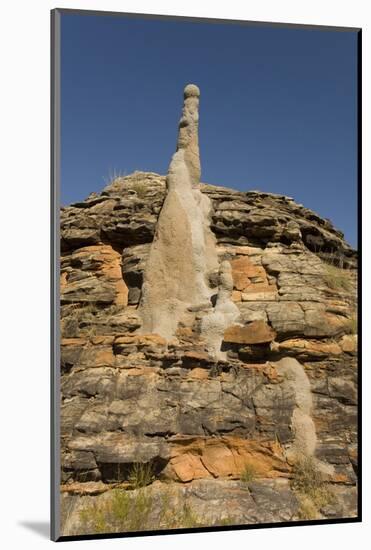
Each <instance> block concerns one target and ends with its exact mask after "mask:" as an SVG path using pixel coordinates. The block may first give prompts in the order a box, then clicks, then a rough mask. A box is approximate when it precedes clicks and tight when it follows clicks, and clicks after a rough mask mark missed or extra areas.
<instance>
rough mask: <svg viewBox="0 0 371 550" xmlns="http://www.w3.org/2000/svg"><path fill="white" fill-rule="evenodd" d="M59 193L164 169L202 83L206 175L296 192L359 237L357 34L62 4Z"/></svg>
mask: <svg viewBox="0 0 371 550" xmlns="http://www.w3.org/2000/svg"><path fill="white" fill-rule="evenodd" d="M61 37H62V39H61V45H62V74H61V82H62V92H61V96H62V98H61V104H62V106H61V127H62V147H61V164H62V168H61V202H62V204H69V203H71V202H74V201H77V200H81V199H83V198H85V197H86V196H87V195H88V194H89V193H90V192H92V191H97V192H99V191H101V190H102V188H103V187H104V185H105V184H107V183H108V181H109V178H110V176H112V174H114V173H122V174H129V173H131V172H132V171H134V170H144V171H152V172H158V173H161V174H165V173H166V171H167V168H168V165H169V162H170V158H171V155H172V154H173V152H174V150H175V145H176V135H177V124H178V120H179V118H180V113H181V107H182V92H183V88H184V86H185V85H186V84H187V83H189V82H193V83H195V84H197V85H198V86H199V87H200V90H201V98H200V149H201V165H202V177H201V179H202V181H204V182H207V183H212V184H216V185H223V186H227V187H232V188H235V189H240V190H243V191H247V190H252V189H259V190H261V191H268V192H273V193H280V194H284V195H289V196H291V197H294V199H295V200H296V201H297V202H299V203H302V204H304V205H305V206H306V207H308V208H311V209H312V210H314V211H316V212H318V214H320V215H321V216H322V217H325V218H329V219H331V221H332V222H333V223H334V225H335V226H336V227H337V228H339V229H340V230H342V231H343V232H344V233H345V237H346V239H347V240H348V242H349V243H350V244H352V245H353V246H356V233H357V126H356V112H357V111H356V109H357V101H356V99H357V98H356V92H357V90H356V70H357V53H356V48H357V35H356V32H355V31H347V32H338V31H325V30H312V29H302V28H301V29H295V28H278V27H269V26H264V27H261V26H259V27H257V26H247V25H236V24H226V23H214V24H208V23H200V22H189V21H187V22H184V21H166V20H148V19H140V18H135V19H133V18H126V17H118V18H115V17H112V16H95V15H80V14H71V13H69V14H63V15H62V34H61Z"/></svg>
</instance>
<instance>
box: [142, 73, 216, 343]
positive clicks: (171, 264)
mask: <svg viewBox="0 0 371 550" xmlns="http://www.w3.org/2000/svg"><path fill="white" fill-rule="evenodd" d="M199 96H200V91H199V89H198V87H197V86H195V85H194V84H188V86H186V87H185V89H184V105H183V111H182V116H181V119H180V122H179V129H178V141H177V150H176V152H175V153H174V155H173V157H172V159H171V162H170V166H169V169H168V173H167V177H166V186H167V194H166V198H165V201H164V204H163V207H162V209H161V212H160V215H159V219H158V222H157V227H156V233H155V237H154V240H153V243H152V245H151V249H150V253H149V258H148V262H147V265H146V269H145V273H144V283H143V288H142V299H141V302H140V307H139V311H140V314H141V317H142V320H143V326H142V331H143V332H155V333H157V334H160V335H161V336H163V337H165V338H167V339H170V338H171V337H172V336H173V335H174V334H175V331H176V328H177V325H178V322H179V319H180V317H181V315H182V314H183V312H184V311H185V310H186V309H187V307H190V306H192V305H198V304H202V303H205V302H209V300H210V296H211V294H212V291H211V289H210V287H209V284H208V277H209V274H210V272H211V271H213V270H215V269H217V267H218V260H217V253H216V247H215V237H214V235H213V234H212V232H211V230H210V222H209V218H210V210H211V203H210V200H209V199H208V198H207V197H206V196H205V195H204V194H202V193H201V191H200V174H201V167H200V155H199V147H198V106H199Z"/></svg>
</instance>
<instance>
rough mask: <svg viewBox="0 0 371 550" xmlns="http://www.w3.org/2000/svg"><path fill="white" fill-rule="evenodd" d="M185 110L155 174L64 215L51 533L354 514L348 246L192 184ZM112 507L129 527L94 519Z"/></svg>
mask: <svg viewBox="0 0 371 550" xmlns="http://www.w3.org/2000/svg"><path fill="white" fill-rule="evenodd" d="M198 101H199V91H198V89H197V87H195V86H193V85H191V86H187V87H186V89H185V100H184V108H183V115H182V118H181V120H180V124H179V135H178V143H177V151H176V153H175V154H174V156H173V159H172V161H171V163H170V167H169V172H168V175H167V176H166V178H165V177H164V176H160V175H158V174H155V173H144V172H135V173H134V174H131V175H129V176H126V177H123V178H116V179H115V180H114V181H113V182H112V183H111V184H110V185H108V186H107V187H105V189H104V190H103V191H102V193H100V194H91V195H90V196H89V197H88V198H87V199H86V200H85V201H82V202H79V203H75V204H73V205H71V206H69V207H65V208H63V209H62V211H61V335H62V340H61V359H62V360H61V389H62V396H61V397H62V402H61V462H62V511H63V514H62V516H63V517H62V531H63V532H64V534H74V533H75V534H76V533H81V532H96V531H97V530H99V528H98V526H97V525H98V524H99V525H100V526H101V527H100V528H101V530H102V529H103V530H104V531H109V530H140V529H142V528H143V529H146V528H148V529H153V528H157V526H159V528H169V527H170V528H176V527H184V526H186V527H187V526H199V525H225V524H242V523H259V522H260V523H265V522H279V521H292V520H295V519H312V518H313V517H315V518H333V517H352V516H354V515H356V513H357V511H356V498H357V492H356V481H357V334H356V332H357V329H356V318H357V312H356V299H357V295H356V288H357V271H356V265H357V254H356V252H355V251H354V250H352V249H351V248H350V247H349V246H348V245H347V244H346V243H345V241H344V239H343V236H342V234H341V233H340V232H339V231H337V230H336V229H334V227H333V226H332V224H331V222H329V221H328V220H322V219H321V218H320V217H318V216H317V215H316V214H315V213H313V212H311V211H310V210H308V209H306V208H304V207H303V206H301V205H298V204H296V203H295V202H294V201H293V199H290V198H287V197H284V196H279V195H272V194H268V193H261V192H258V191H250V192H242V191H233V190H231V189H227V188H222V187H218V186H214V185H207V184H200V183H199V178H200V161H199V151H198V134H197V128H198ZM300 468H302V470H303V469H305V472H307V471H308V469H309V471H310V472H312V478H313V484H314V486H313V491H311V492H310V494H303V484H301V483H300V479H301V478H300V475H301V473H300V472H301V470H300ZM319 476H320V477H321V484H322V485H321V487H318V479H319ZM309 477H310V476H309ZM147 485H148V486H147ZM317 489H318V490H320V493H321V495H322V496H321V499H318V498H317V496H316V495H317V493H316V491H317ZM120 491H121V493H120ZM324 494H326V495H327V497H326V498H323V495H324ZM117 498H118V499H121V500H120V502H121V507H124V503H125V502H126V504H125V506H127V505H128V502H129V501H130V503H131V509H132V510H135V509H136V503H137V502H139V501H140V502H141V503H142V508H141V509H143V506H144V505H143V502H145V503H146V506H144V508H145V510H146V514H145V517H142V521H141V522H139V523H136V521H135V517H133V514H134V512H132V513H131V515H130V514H129V515H127V516H125V518H123V517H122V518H121V519H122V522H121V523H117V522H118V519H117V518H116V519H114V518H113V515H112V514H113V512H112V513H111V512H110V514H108V516H109V517H108V516H107V518H105V521H106V524H105V526H104V527H102V523H99V521H98V520H97V518H96V517H95V516H94V514H95V512H94V510H95V511H96V510H97V506H98V508H99V503H102V506H103V508H102V509H104V510H108V509H110V506H111V504H112V502H113V503H115V502H116V500H115V499H117ZM112 499H113V500H112ZM125 499H126V500H125ZM128 499H129V500H128ZM138 499H139V500H138ZM140 499H142V500H140ZM103 503H106V504H104V505H103ZM110 503H111V504H110ZM221 505H222V506H221ZM112 506H113V508H112V510H114V509H115V506H114V504H112ZM175 508H177V509H179V510H183V512H182V513H181V514H180V516H179V517H178V518H175V516H174V517H173V520H171V521H170V519H169V510H172V509H175ZM120 509H121V508H120ZM122 509H123V508H122ZM225 510H230V513H228V514H224V511H225ZM142 511H143V510H142ZM221 511H222V512H223V513H221ZM223 514H224V515H223ZM84 518H85V519H84ZM101 519H102V518H101ZM124 520H125V521H124Z"/></svg>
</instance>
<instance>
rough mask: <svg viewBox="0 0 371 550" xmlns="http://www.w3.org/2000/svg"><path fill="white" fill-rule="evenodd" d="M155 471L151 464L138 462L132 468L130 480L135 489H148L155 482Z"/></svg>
mask: <svg viewBox="0 0 371 550" xmlns="http://www.w3.org/2000/svg"><path fill="white" fill-rule="evenodd" d="M154 477H155V476H154V471H153V466H152V464H151V462H147V463H142V462H136V463H134V464H133V466H132V467H131V470H130V472H129V477H128V480H129V482H130V484H131V485H132V487H133V488H134V489H138V488H140V487H146V485H149V484H150V483H152V481H153V480H154Z"/></svg>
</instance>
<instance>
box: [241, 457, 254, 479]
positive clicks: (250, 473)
mask: <svg viewBox="0 0 371 550" xmlns="http://www.w3.org/2000/svg"><path fill="white" fill-rule="evenodd" d="M256 474H257V472H256V468H255V466H254V465H253V464H250V463H249V462H247V463H246V464H245V467H244V469H243V470H242V472H241V481H243V482H245V483H249V482H250V481H254V479H255V478H256Z"/></svg>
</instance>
